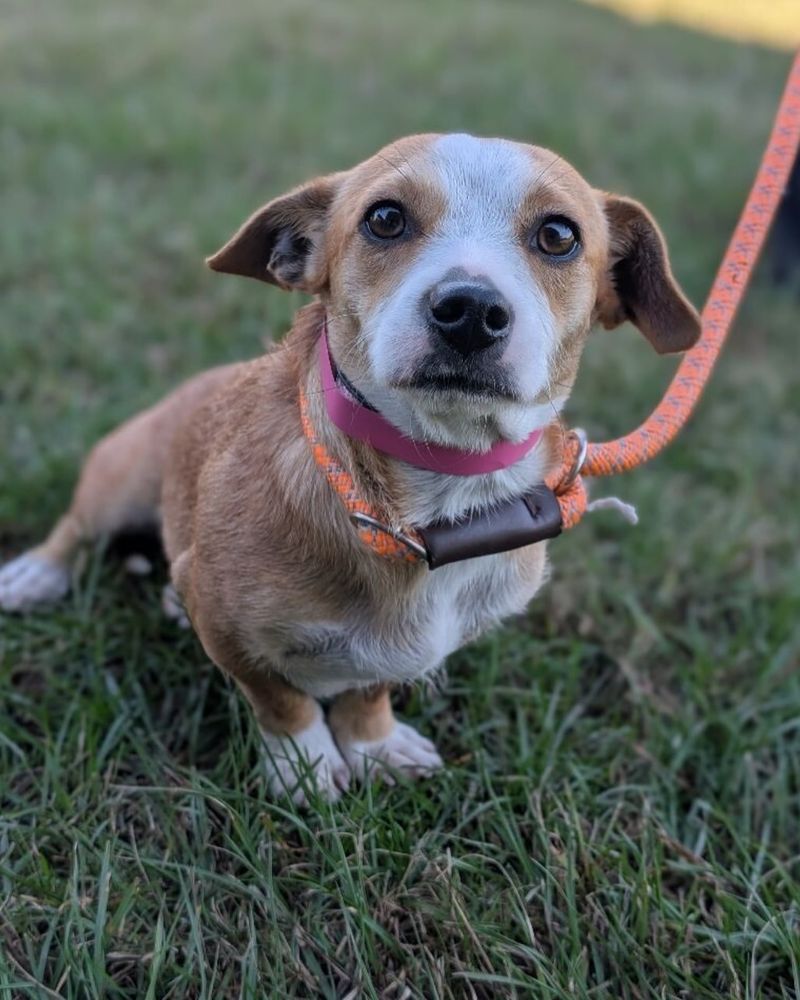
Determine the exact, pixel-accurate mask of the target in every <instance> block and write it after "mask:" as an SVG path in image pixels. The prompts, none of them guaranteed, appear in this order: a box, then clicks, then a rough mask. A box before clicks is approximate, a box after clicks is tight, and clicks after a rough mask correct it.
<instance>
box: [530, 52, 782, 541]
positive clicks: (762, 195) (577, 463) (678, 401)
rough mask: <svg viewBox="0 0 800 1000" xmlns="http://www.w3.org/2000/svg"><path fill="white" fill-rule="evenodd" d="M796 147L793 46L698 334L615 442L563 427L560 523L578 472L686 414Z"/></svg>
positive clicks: (590, 472) (581, 497) (581, 494)
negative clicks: (645, 410) (649, 407)
mask: <svg viewBox="0 0 800 1000" xmlns="http://www.w3.org/2000/svg"><path fill="white" fill-rule="evenodd" d="M798 146H800V52H798V53H797V55H796V56H795V59H794V62H793V64H792V68H791V70H790V71H789V78H788V80H787V82H786V88H785V90H784V92H783V96H782V98H781V102H780V104H779V106H778V111H777V114H776V116H775V124H774V125H773V127H772V133H771V135H770V137H769V142H768V143H767V147H766V150H765V151H764V155H763V157H762V160H761V165H760V167H759V169H758V173H757V174H756V178H755V181H754V182H753V187H752V189H751V191H750V194H749V196H748V199H747V202H746V203H745V206H744V210H743V211H742V215H741V218H740V219H739V222H738V225H737V226H736V229H735V230H734V232H733V236H732V237H731V241H730V243H729V245H728V249H727V250H726V252H725V256H724V257H723V258H722V263H721V264H720V267H719V271H718V272H717V277H716V279H715V281H714V284H713V285H712V287H711V292H710V294H709V296H708V300H707V302H706V305H705V307H704V309H703V313H702V335H701V337H700V340H699V341H698V342H697V344H696V345H695V346H694V347H693V348H692V349H691V350H690V351H689V352H688V353H687V354H686V356H685V357H684V358H683V360H682V361H681V364H680V366H679V367H678V370H677V372H676V373H675V375H674V377H673V379H672V381H671V382H670V384H669V387H668V388H667V391H666V393H665V394H664V397H663V399H662V400H661V402H660V403H659V404H658V406H657V407H656V408H655V410H654V411H653V412H652V413H651V414H650V416H649V417H648V418H647V420H645V422H644V423H643V424H641V425H640V426H639V427H637V428H636V430H635V431H632V432H631V433H630V434H627V435H626V436H625V437H621V438H617V439H616V440H615V441H604V442H603V443H601V444H588V445H587V444H586V442H585V439H582V438H581V437H580V435H578V434H577V433H576V432H574V431H573V432H571V433H570V434H569V435H568V436H567V438H566V440H565V444H564V456H563V461H562V465H561V468H560V469H559V470H558V471H557V472H556V473H555V474H554V475H553V476H551V477H550V478H549V479H548V480H547V485H548V486H549V487H550V488H551V489H552V490H553V492H554V493H555V494H556V496H557V497H558V503H559V506H560V508H561V517H562V522H563V527H564V528H565V529H566V528H572V527H574V526H575V525H576V524H578V522H579V521H580V520H581V518H582V517H583V515H584V514H585V513H586V509H587V504H588V498H587V494H586V487H585V486H584V483H583V478H582V477H583V476H610V475H613V474H615V473H617V472H627V471H628V470H629V469H635V468H636V467H637V466H639V465H642V464H644V463H645V462H647V461H649V460H650V459H651V458H653V457H654V456H655V455H657V454H658V453H659V452H660V451H661V450H662V449H663V448H665V447H666V446H667V445H668V444H669V443H670V442H671V441H672V440H673V439H674V438H675V437H676V436H677V434H678V432H679V431H680V429H681V428H682V427H683V425H684V424H685V423H686V421H687V420H688V419H689V417H690V415H691V413H692V411H693V410H694V408H695V406H696V405H697V401H698V400H699V398H700V395H701V393H702V391H703V388H704V387H705V384H706V382H707V381H708V379H709V377H710V375H711V372H712V370H713V368H714V364H715V363H716V360H717V357H718V356H719V352H720V350H721V348H722V345H723V343H724V342H725V338H726V337H727V335H728V332H729V330H730V328H731V324H732V323H733V319H734V316H735V315H736V311H737V309H738V307H739V303H740V302H741V300H742V296H743V295H744V292H745V289H746V288H747V285H748V282H749V281H750V278H751V276H752V273H753V270H754V268H755V264H756V261H757V260H758V257H759V254H760V253H761V249H762V247H763V245H764V241H765V239H766V236H767V233H768V231H769V228H770V225H771V224H772V220H773V219H774V217H775V213H776V212H777V210H778V206H779V204H780V201H781V198H782V196H783V192H784V190H785V188H786V183H787V180H788V177H789V173H790V171H791V169H792V164H793V163H794V158H795V156H796V155H797V150H798Z"/></svg>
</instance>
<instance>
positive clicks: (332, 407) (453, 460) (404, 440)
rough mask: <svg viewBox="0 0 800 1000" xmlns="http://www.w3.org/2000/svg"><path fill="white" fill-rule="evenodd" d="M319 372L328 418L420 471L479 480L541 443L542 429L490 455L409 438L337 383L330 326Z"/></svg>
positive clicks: (324, 337)
mask: <svg viewBox="0 0 800 1000" xmlns="http://www.w3.org/2000/svg"><path fill="white" fill-rule="evenodd" d="M319 370H320V375H321V376H322V391H323V393H324V395H325V403H326V404H327V409H328V416H329V417H330V419H331V420H332V421H333V423H334V424H335V425H336V427H338V428H339V430H340V431H342V432H343V433H344V434H347V436H348V437H351V438H356V440H358V441H364V442H366V444H369V445H371V446H372V447H373V448H375V450H376V451H380V452H383V453H384V454H385V455H390V456H391V457H392V458H397V459H399V460H400V461H401V462H407V463H408V464H409V465H413V466H415V467H416V468H418V469H428V470H429V471H431V472H442V473H446V474H447V475H450V476H478V475H482V474H484V473H487V472H497V471H498V470H499V469H507V468H508V467H509V466H511V465H514V464H515V463H516V462H518V461H519V460H520V459H521V458H524V457H525V455H527V454H528V452H529V451H530V450H531V449H532V448H533V447H534V446H535V445H536V444H538V442H539V439H540V438H541V436H542V431H541V429H538V430H535V431H533V432H532V433H531V434H529V435H528V437H527V438H525V440H524V441H520V442H519V443H518V444H513V443H511V442H510V441H500V442H498V443H497V444H495V445H493V446H492V447H491V448H490V449H489V450H488V451H485V452H473V451H462V450H461V449H460V448H448V447H446V446H444V445H439V444H429V443H428V442H426V441H416V440H414V438H410V437H407V436H406V435H405V434H403V432H402V431H400V430H398V429H397V428H396V427H395V426H394V424H390V423H389V421H388V420H387V419H386V418H385V417H382V416H381V415H380V413H378V412H377V410H371V409H369V407H367V406H364V405H363V404H362V403H359V402H357V401H356V400H355V399H353V398H352V397H351V396H349V395H348V394H347V393H346V392H345V391H344V390H343V389H342V388H341V387H340V386H339V383H338V382H337V381H336V378H335V376H334V374H333V367H332V365H331V355H330V351H329V349H328V331H327V326H323V328H322V335H321V336H320V338H319Z"/></svg>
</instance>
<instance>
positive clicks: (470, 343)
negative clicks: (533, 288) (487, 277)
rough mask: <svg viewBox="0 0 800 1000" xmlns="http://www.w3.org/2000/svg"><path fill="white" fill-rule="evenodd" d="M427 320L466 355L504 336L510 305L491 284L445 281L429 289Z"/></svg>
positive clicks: (509, 322)
mask: <svg viewBox="0 0 800 1000" xmlns="http://www.w3.org/2000/svg"><path fill="white" fill-rule="evenodd" d="M428 321H429V323H430V325H431V328H432V329H433V330H434V331H435V332H436V333H437V334H438V335H439V336H440V337H442V338H443V339H444V340H445V341H446V342H447V343H448V344H449V345H450V346H451V347H453V348H455V350H457V351H458V352H459V354H463V355H464V356H466V355H467V354H472V353H473V352H474V351H482V350H485V348H487V347H491V346H492V344H496V343H498V341H500V340H502V339H503V337H506V336H508V333H509V331H510V329H511V308H510V306H509V305H508V303H507V302H506V301H505V299H504V298H503V296H502V295H501V294H500V292H498V290H497V289H496V288H495V287H494V286H492V285H488V284H479V283H468V282H452V281H448V282H442V284H440V285H437V286H436V287H435V288H434V289H433V291H432V292H431V294H430V298H429V301H428Z"/></svg>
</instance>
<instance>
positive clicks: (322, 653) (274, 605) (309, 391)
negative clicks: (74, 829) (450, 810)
mask: <svg viewBox="0 0 800 1000" xmlns="http://www.w3.org/2000/svg"><path fill="white" fill-rule="evenodd" d="M209 264H210V266H211V267H212V268H213V269H214V270H216V271H225V272H229V273H233V274H240V275H247V276H250V277H253V278H258V279H260V280H262V281H265V282H269V283H272V284H276V285H280V286H281V287H283V288H294V289H302V290H303V291H306V292H311V293H313V294H315V295H316V296H317V297H318V298H317V301H316V302H314V303H313V304H312V305H310V306H307V307H305V308H304V309H301V310H300V312H299V313H298V315H297V318H296V321H295V324H294V326H293V328H292V330H291V332H290V333H289V334H288V336H287V337H286V338H285V339H284V341H283V342H282V343H281V344H280V345H279V346H278V347H276V348H275V349H274V350H271V351H269V352H268V353H267V354H266V355H265V356H263V357H261V358H258V359H257V360H253V361H249V362H245V363H242V364H233V365H229V366H226V367H223V368H216V369H213V370H211V371H208V372H205V373H203V374H201V375H198V376H196V377H195V378H193V379H191V380H190V381H188V382H187V383H186V384H184V385H183V386H182V387H180V388H179V389H177V390H176V391H175V392H173V393H172V394H171V395H170V396H168V397H167V398H166V399H164V400H163V401H162V402H160V403H158V404H157V405H156V406H153V407H152V408H151V409H149V410H146V411H145V412H143V413H140V414H139V415H138V416H136V417H134V418H133V419H132V420H130V421H128V422H127V423H125V424H123V425H122V426H121V427H119V428H118V429H117V430H115V431H114V432H113V433H111V434H109V435H108V436H107V437H106V438H104V439H103V440H102V441H101V442H100V443H99V444H98V445H97V446H96V447H95V448H94V450H93V451H92V452H91V454H90V455H89V457H88V459H87V461H86V463H85V465H84V468H83V472H82V475H81V477H80V481H79V483H78V486H77V489H76V491H75V495H74V498H73V501H72V505H71V506H70V508H69V510H68V512H67V513H66V514H65V515H64V516H63V517H62V518H61V520H60V521H59V522H58V524H57V525H56V526H55V528H54V530H53V531H52V533H51V534H50V536H49V538H48V539H47V541H45V542H44V544H42V545H40V546H39V547H37V548H35V549H32V550H31V551H29V552H27V553H25V554H23V555H21V556H20V557H18V558H17V559H15V560H14V561H12V562H10V563H9V564H7V565H6V566H5V567H4V568H3V569H2V571H0V607H2V608H3V609H5V610H6V611H27V610H29V609H31V608H35V607H36V606H37V605H40V604H43V603H45V602H49V601H52V600H54V599H56V598H59V597H61V596H63V595H64V594H65V593H66V592H67V590H68V588H69V586H70V577H71V568H72V563H73V559H74V556H75V554H76V551H77V549H78V547H79V546H81V545H82V544H83V543H86V542H90V541H92V540H94V539H98V538H101V537H104V536H108V535H111V534H114V533H115V532H119V531H120V530H122V529H126V528H131V527H134V526H140V525H144V524H148V523H156V524H157V525H160V528H161V532H162V537H163V541H164V547H165V550H166V554H167V557H168V559H169V563H170V569H171V579H172V584H173V586H174V592H173V593H169V594H167V595H166V603H165V607H167V609H169V608H172V609H173V611H175V612H177V613H182V612H183V609H185V613H186V615H187V616H188V619H189V620H190V621H191V623H192V625H193V626H194V628H195V630H196V632H197V634H198V636H199V638H200V641H201V642H202V644H203V646H204V648H205V650H206V652H207V653H208V655H209V657H210V658H211V659H212V660H213V661H214V663H216V664H217V666H218V667H220V669H222V670H223V671H224V672H225V673H226V674H228V675H229V676H230V677H232V678H234V680H235V681H236V683H237V684H238V686H239V688H240V689H241V691H242V692H243V694H244V696H245V697H246V698H247V700H248V701H249V702H250V705H251V706H252V709H253V712H254V714H255V717H256V721H257V723H258V725H259V727H260V729H261V732H262V734H263V738H264V742H265V745H266V749H267V753H266V754H265V758H266V768H267V776H268V784H269V787H270V790H271V792H272V793H274V794H280V793H282V792H286V793H288V794H291V795H293V797H294V798H295V799H296V800H297V801H299V802H302V801H305V798H306V796H307V794H308V791H309V789H308V781H307V779H308V778H309V777H310V776H313V779H314V781H315V782H316V786H317V788H318V790H319V791H320V792H322V793H323V794H324V795H326V796H327V797H329V798H335V797H337V796H338V795H339V794H340V792H341V790H342V789H344V788H345V787H346V786H347V785H348V782H349V781H350V779H351V777H354V778H357V779H359V780H365V779H368V778H370V777H373V776H375V775H379V774H380V775H382V776H383V777H385V778H387V779H388V780H391V778H392V775H393V774H396V773H398V772H399V773H401V774H403V773H404V774H406V775H409V776H419V775H423V774H428V773H430V772H432V771H433V770H435V769H436V768H438V767H440V766H441V763H442V762H441V759H440V757H439V755H438V753H437V752H436V750H435V748H434V747H433V745H432V744H431V743H430V742H429V741H428V740H427V739H425V738H424V737H422V736H421V735H419V734H418V733H417V732H416V731H415V730H414V729H412V728H411V727H410V726H408V725H406V724H404V723H402V722H399V721H397V720H396V719H395V717H394V715H393V714H392V708H391V704H390V695H389V692H390V687H391V686H392V685H396V684H402V683H404V682H410V681H414V680H417V679H419V678H423V677H425V676H426V675H429V674H431V672H432V671H435V670H436V669H437V667H439V665H440V664H441V663H442V662H443V661H444V659H445V657H447V656H448V654H449V653H452V652H453V651H454V650H456V649H458V648H459V647H460V646H461V645H463V644H464V643H466V642H469V641H470V640H472V639H474V638H475V637H476V636H479V635H480V634H481V633H483V632H485V631H486V630H487V629H489V628H491V627H492V626H494V625H495V624H496V623H497V622H500V621H501V620H502V619H503V618H505V617H506V616H508V615H511V614H514V613H517V612H520V611H522V610H523V609H524V608H525V606H526V604H527V603H528V602H529V601H530V599H531V598H532V597H533V595H534V594H535V592H536V590H537V589H538V587H539V586H540V584H541V583H542V580H543V578H544V575H545V543H544V542H540V543H538V544H522V546H521V547H515V546H519V545H520V538H519V537H516V536H515V537H516V540H512V541H510V542H509V541H508V539H507V538H506V537H505V536H506V535H514V530H513V525H511V526H510V527H509V525H510V522H511V520H513V517H512V514H511V513H509V512H513V511H516V512H517V513H519V510H520V509H521V508H520V507H519V503H520V500H521V498H524V497H527V496H528V495H530V494H531V491H534V493H535V490H536V489H537V488H539V489H541V484H542V481H543V479H544V476H545V474H546V473H547V472H548V471H549V470H550V469H551V468H552V467H553V466H554V465H555V464H556V463H557V461H558V458H559V443H560V434H561V431H560V427H559V423H558V413H559V411H560V410H561V408H562V406H563V405H564V402H565V400H566V399H567V396H568V395H569V392H570V390H571V388H572V385H573V383H574V380H575V376H576V371H577V367H578V361H579V358H580V355H581V351H582V348H583V345H584V342H585V340H586V337H587V334H588V333H589V329H590V327H591V326H592V324H593V322H595V321H597V322H599V323H601V324H602V325H603V326H605V327H612V326H615V325H618V324H619V323H621V322H623V321H624V320H631V321H632V322H633V323H634V324H635V325H636V326H637V327H638V328H639V329H640V330H641V331H642V333H643V334H644V335H645V336H646V337H647V339H648V340H649V341H650V343H651V344H652V345H653V346H654V347H655V349H656V350H657V351H659V352H667V351H681V350H684V349H686V348H688V347H690V346H691V345H692V344H694V342H695V341H696V339H697V337H698V335H699V321H698V316H697V314H696V312H695V310H694V309H693V308H692V306H691V305H690V304H689V303H688V302H687V300H686V298H685V297H684V296H683V294H682V293H681V291H680V289H679V288H678V286H677V285H676V283H675V280H674V279H673V277H672V274H671V271H670V267H669V263H668V260H667V254H666V249H665V246H664V241H663V238H662V236H661V234H660V231H659V229H658V227H657V225H656V224H655V222H654V221H653V219H652V218H651V217H650V215H649V214H648V213H647V212H646V211H645V209H644V208H643V207H642V206H641V205H639V204H638V203H636V202H634V201H631V200H629V199H627V198H621V197H617V196H614V195H609V194H605V193H603V192H600V191H597V190H595V189H594V188H592V187H591V186H590V185H589V184H588V183H587V182H586V181H585V180H584V179H583V178H582V177H581V176H580V175H579V174H578V173H577V172H576V171H575V170H574V169H573V168H572V167H570V166H569V165H568V164H567V163H566V162H564V161H563V160H562V159H560V158H559V157H558V156H556V155H554V154H553V153H551V152H548V151H547V150H545V149H542V148H539V147H536V146H527V145H522V144H519V143H516V142H509V141H505V140H500V139H479V138H474V137H472V136H468V135H418V136H411V137H409V138H406V139H401V140H400V141H398V142H395V143H393V144H392V145H390V146H387V147H386V148H385V149H383V150H381V151H380V152H379V153H377V154H376V155H375V156H373V157H372V158H371V159H368V160H367V161H366V162H364V163H361V164H360V165H358V166H356V167H354V168H353V169H352V170H348V171H345V172H342V173H337V174H333V175H331V176H327V177H322V178H319V179H317V180H314V181H311V182H310V183H308V184H305V185H304V186H302V187H299V188H297V189H295V190H294V191H291V192H290V193H289V194H287V195H285V196H283V197H281V198H277V199H276V200H274V201H271V202H269V203H268V204H267V205H266V206H265V207H263V208H261V209H260V210H259V211H258V212H256V213H255V215H253V216H252V218H250V219H249V221H247V222H246V223H245V224H244V225H243V226H242V228H241V229H240V230H239V231H238V232H237V233H236V235H235V236H234V237H233V238H232V239H231V240H230V241H229V242H228V243H227V244H226V245H225V246H224V247H223V248H222V249H221V250H220V251H219V252H218V253H217V254H215V255H214V256H213V257H211V258H210V260H209ZM334 397H335V401H336V404H337V407H338V409H337V408H336V407H334V406H332V405H329V404H331V400H332V399H334ZM348 408H349V410H348ZM343 412H344V414H345V415H344V417H343V416H342V413H343ZM348 412H349V413H350V414H351V416H352V417H353V421H354V422H353V432H352V433H349V432H348V428H347V426H346V424H345V423H343V421H346V420H347V419H350V418H349V417H348V416H347V414H348ZM362 417H363V418H364V423H363V425H362V423H361V420H362ZM343 428H344V429H343ZM376 428H377V429H376ZM382 435H383V436H382ZM414 455H418V456H420V457H419V461H417V460H415V458H414ZM526 502H527V501H526ZM515 505H517V506H516V507H515ZM528 511H529V513H532V514H535V513H536V510H534V508H533V507H532V506H531V504H530V503H529V502H528ZM514 516H516V515H514ZM525 516H526V517H527V514H525ZM492 518H494V519H495V520H494V522H492V523H491V524H490V523H489V522H491V520H492ZM471 524H476V525H480V524H483V525H484V528H485V527H486V525H487V524H488V525H489V527H488V528H487V531H486V532H484V534H488V536H491V537H489V540H488V542H487V540H486V538H483V537H482V539H481V540H480V542H479V543H478V544H476V545H474V546H472V547H470V543H469V539H467V544H466V546H465V545H464V544H463V541H464V540H463V539H461V540H457V544H455V546H454V547H453V546H452V545H451V544H450V541H448V526H450V527H453V528H454V530H455V529H458V528H459V526H461V528H464V526H465V525H466V526H467V527H469V525H471ZM507 529H508V530H507ZM459 530H460V529H459ZM482 530H483V529H481V531H482ZM481 531H478V534H479V535H480V534H481ZM437 532H438V534H437ZM545 534H546V532H545ZM551 534H552V532H551ZM520 537H521V539H522V541H523V542H524V541H525V539H526V538H527V539H528V540H530V538H531V537H543V536H541V535H534V536H530V535H528V536H526V535H525V534H524V532H523V535H522V536H520ZM442 538H443V539H444V542H443V543H442ZM451 541H452V540H451ZM428 543H430V546H429V545H428ZM440 544H444V548H445V550H447V551H446V552H445V555H443V556H442V557H441V559H440V562H441V563H445V562H446V563H447V565H441V568H436V569H431V568H430V565H428V564H426V559H427V561H428V563H430V564H431V565H437V563H436V562H435V561H434V559H432V558H431V559H428V555H429V553H428V548H429V547H430V549H431V550H433V549H434V548H436V546H437V545H440ZM448 545H450V547H451V549H453V551H450V549H448ZM481 553H488V554H481ZM319 699H325V700H328V699H330V707H329V710H328V712H327V716H326V714H325V713H324V712H323V710H322V708H321V707H320V701H319ZM301 760H302V761H303V762H304V763H303V765H302V766H300V765H299V763H298V762H299V761H301ZM301 775H302V780H301Z"/></svg>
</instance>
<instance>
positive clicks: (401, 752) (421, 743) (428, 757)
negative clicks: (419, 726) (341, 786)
mask: <svg viewBox="0 0 800 1000" xmlns="http://www.w3.org/2000/svg"><path fill="white" fill-rule="evenodd" d="M339 746H340V748H341V750H342V753H343V754H344V758H345V760H346V761H347V763H348V765H349V766H350V770H351V771H352V772H353V774H354V775H355V776H356V777H357V778H358V780H359V781H371V780H373V779H375V778H381V779H382V780H383V781H385V782H386V783H387V784H390V785H393V784H394V782H395V778H396V776H397V775H401V776H405V777H407V778H427V777H429V776H430V775H431V774H433V772H434V771H438V770H439V769H440V768H441V767H443V766H444V764H443V762H442V758H441V757H440V756H439V754H438V752H437V750H436V747H435V746H434V745H433V743H431V741H430V740H428V739H426V738H425V737H424V736H422V735H421V734H420V733H418V732H417V731H416V729H414V728H413V727H412V726H407V725H406V724H405V723H404V722H395V724H394V728H393V729H392V731H391V732H390V733H389V735H388V736H386V737H384V738H383V739H381V740H372V741H369V742H367V741H362V740H353V741H351V742H341V743H340V744H339Z"/></svg>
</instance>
